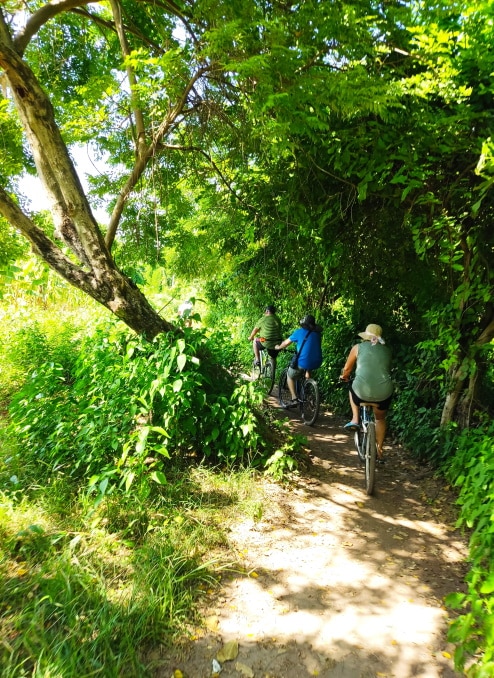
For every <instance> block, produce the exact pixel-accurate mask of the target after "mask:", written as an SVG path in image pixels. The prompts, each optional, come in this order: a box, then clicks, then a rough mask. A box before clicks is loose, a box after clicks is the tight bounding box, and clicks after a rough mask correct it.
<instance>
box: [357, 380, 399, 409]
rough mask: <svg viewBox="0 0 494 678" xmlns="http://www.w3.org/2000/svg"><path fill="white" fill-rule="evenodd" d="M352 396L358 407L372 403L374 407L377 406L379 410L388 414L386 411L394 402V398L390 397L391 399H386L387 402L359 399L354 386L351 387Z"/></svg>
mask: <svg viewBox="0 0 494 678" xmlns="http://www.w3.org/2000/svg"><path fill="white" fill-rule="evenodd" d="M350 394H351V397H352V400H353V402H354V403H355V405H357V407H360V403H362V402H363V403H372V404H373V405H377V409H378V410H382V411H384V412H386V410H389V406H390V405H391V401H392V400H393V396H392V395H390V396H389V398H386V400H368V399H366V398H359V397H358V395H357V394H356V393H355V391H354V390H353V386H350Z"/></svg>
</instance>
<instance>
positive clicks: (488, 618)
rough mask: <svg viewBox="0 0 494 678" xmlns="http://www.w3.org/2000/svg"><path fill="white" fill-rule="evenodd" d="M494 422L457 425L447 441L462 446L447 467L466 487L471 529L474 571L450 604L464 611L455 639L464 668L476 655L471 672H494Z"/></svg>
mask: <svg viewBox="0 0 494 678" xmlns="http://www.w3.org/2000/svg"><path fill="white" fill-rule="evenodd" d="M493 440H494V423H490V425H489V426H486V427H485V429H482V430H481V429H477V430H474V429H469V430H465V431H463V432H461V433H460V434H458V433H457V432H456V430H455V429H454V428H453V427H452V428H451V429H450V430H449V431H448V437H447V439H446V440H445V444H446V446H447V447H448V448H449V449H450V450H453V449H456V454H455V456H454V459H453V461H452V463H450V464H448V465H446V466H445V467H444V472H445V474H446V476H447V477H448V479H449V480H450V481H451V482H452V483H453V484H454V485H456V486H457V487H459V488H460V495H459V499H458V503H459V504H460V506H461V512H460V517H459V520H458V525H459V526H463V527H465V528H467V529H468V530H470V531H471V532H470V543H469V547H470V554H469V560H470V564H471V565H470V570H469V572H468V574H467V577H466V582H467V587H468V590H467V593H465V594H461V593H455V594H452V595H450V596H449V597H448V598H447V601H446V602H447V603H448V604H449V605H450V606H451V607H453V608H456V609H460V610H462V613H461V614H460V616H459V617H458V618H457V619H456V620H455V621H454V622H453V623H452V625H451V627H450V631H449V639H450V641H451V642H453V643H455V644H456V646H457V648H456V653H455V663H456V666H457V667H458V668H459V669H461V670H463V668H464V667H465V664H466V662H467V661H469V660H471V658H472V657H475V663H474V664H473V665H472V666H470V668H469V670H468V676H470V677H471V678H484V677H485V678H487V676H492V675H493V674H494V443H493Z"/></svg>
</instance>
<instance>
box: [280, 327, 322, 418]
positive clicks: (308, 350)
mask: <svg viewBox="0 0 494 678" xmlns="http://www.w3.org/2000/svg"><path fill="white" fill-rule="evenodd" d="M321 334H322V327H321V326H320V325H318V324H317V323H316V319H315V318H314V316H313V315H306V316H305V317H304V318H302V320H301V321H300V327H298V328H297V329H296V330H295V331H294V332H292V334H291V335H290V336H289V337H288V339H285V340H284V341H282V342H281V344H278V345H277V346H275V348H276V349H278V350H280V351H281V349H283V348H286V347H287V346H289V345H290V344H291V343H293V342H295V343H296V344H297V354H296V356H294V358H293V359H292V362H291V363H290V367H289V368H288V373H287V384H288V388H289V389H290V394H291V396H292V401H291V403H290V404H289V407H294V406H295V405H296V404H297V393H296V390H295V382H296V381H297V379H298V378H299V377H301V376H302V374H303V373H304V372H305V376H306V378H307V379H309V378H310V373H311V370H315V369H317V368H318V367H321V364H322V348H321V338H322V337H321ZM295 359H296V363H295V362H294V361H295Z"/></svg>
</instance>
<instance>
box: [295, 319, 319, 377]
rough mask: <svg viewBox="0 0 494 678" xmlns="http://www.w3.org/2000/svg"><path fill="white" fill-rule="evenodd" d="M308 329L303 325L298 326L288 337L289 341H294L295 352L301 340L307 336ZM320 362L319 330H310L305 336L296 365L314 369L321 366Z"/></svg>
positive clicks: (298, 349) (304, 368)
mask: <svg viewBox="0 0 494 678" xmlns="http://www.w3.org/2000/svg"><path fill="white" fill-rule="evenodd" d="M308 331H309V330H306V329H305V328H304V327H299V328H298V329H296V330H295V332H293V334H291V335H290V336H289V337H288V338H289V339H290V341H293V342H296V344H297V352H298V351H300V347H301V346H302V342H303V341H304V339H305V337H306V336H307V333H308ZM321 364H322V350H321V332H315V331H314V330H312V332H311V333H310V334H309V336H308V337H307V341H306V342H305V344H304V347H303V349H302V352H301V353H300V355H299V357H298V366H299V367H301V368H302V369H303V370H315V369H317V368H318V367H321Z"/></svg>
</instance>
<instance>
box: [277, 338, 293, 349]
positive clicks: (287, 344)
mask: <svg viewBox="0 0 494 678" xmlns="http://www.w3.org/2000/svg"><path fill="white" fill-rule="evenodd" d="M291 343H292V341H291V339H284V340H283V341H282V342H281V344H277V345H276V346H275V349H276V350H277V351H281V349H282V348H286V347H287V346H289V345H290V344H291Z"/></svg>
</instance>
